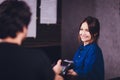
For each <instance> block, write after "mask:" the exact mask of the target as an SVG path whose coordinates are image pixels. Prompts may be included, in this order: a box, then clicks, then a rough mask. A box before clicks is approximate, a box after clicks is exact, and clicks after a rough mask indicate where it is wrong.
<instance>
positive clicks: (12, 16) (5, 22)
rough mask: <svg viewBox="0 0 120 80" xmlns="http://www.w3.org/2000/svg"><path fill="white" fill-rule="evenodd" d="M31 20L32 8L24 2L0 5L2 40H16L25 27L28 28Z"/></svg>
mask: <svg viewBox="0 0 120 80" xmlns="http://www.w3.org/2000/svg"><path fill="white" fill-rule="evenodd" d="M30 18H31V12H30V8H29V6H28V5H27V4H26V3H25V2H24V1H19V0H6V1H4V2H3V3H1V4H0V38H2V39H4V38H6V37H12V38H15V37H16V33H17V32H22V31H23V27H24V26H26V28H27V27H28V24H29V22H30Z"/></svg>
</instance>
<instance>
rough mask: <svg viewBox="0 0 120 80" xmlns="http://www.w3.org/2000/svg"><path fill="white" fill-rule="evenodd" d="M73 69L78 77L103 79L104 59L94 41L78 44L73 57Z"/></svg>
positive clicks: (92, 79)
mask: <svg viewBox="0 0 120 80" xmlns="http://www.w3.org/2000/svg"><path fill="white" fill-rule="evenodd" d="M73 61H74V71H75V72H76V73H77V74H78V77H79V78H85V79H86V80H104V60H103V55H102V51H101V49H100V48H99V46H98V45H97V44H96V43H90V44H88V45H85V46H83V45H80V47H79V48H78V50H77V52H76V53H75V55H74V58H73Z"/></svg>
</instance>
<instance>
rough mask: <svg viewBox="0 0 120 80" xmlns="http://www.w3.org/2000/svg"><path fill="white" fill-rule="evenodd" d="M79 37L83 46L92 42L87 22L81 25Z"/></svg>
mask: <svg viewBox="0 0 120 80" xmlns="http://www.w3.org/2000/svg"><path fill="white" fill-rule="evenodd" d="M79 36H80V38H81V40H82V42H83V43H84V45H87V44H89V43H90V42H91V41H92V38H91V34H90V32H89V29H88V24H87V22H84V23H82V25H81V27H80V31H79Z"/></svg>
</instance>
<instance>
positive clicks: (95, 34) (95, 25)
mask: <svg viewBox="0 0 120 80" xmlns="http://www.w3.org/2000/svg"><path fill="white" fill-rule="evenodd" d="M84 22H86V23H87V24H88V29H89V32H90V34H91V36H92V40H93V42H97V41H98V38H99V34H100V23H99V20H98V19H97V18H95V17H92V16H88V17H86V18H85V19H84V20H83V21H82V22H81V24H80V27H79V28H81V25H82V23H84Z"/></svg>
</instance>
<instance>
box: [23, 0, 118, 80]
mask: <svg viewBox="0 0 120 80" xmlns="http://www.w3.org/2000/svg"><path fill="white" fill-rule="evenodd" d="M39 1H40V0H38V2H39ZM39 5H40V4H38V5H37V16H38V17H40V16H39V13H40V9H39V7H38V6H39ZM57 6H58V9H57V14H58V16H57V24H49V25H47V24H40V23H38V22H39V18H38V19H37V31H36V32H37V37H36V38H27V39H26V40H25V41H24V42H23V46H26V47H30V48H35V49H40V48H42V49H43V50H45V51H46V52H47V55H48V57H49V58H50V60H51V61H52V63H54V62H55V61H57V60H58V59H59V58H62V59H72V57H73V55H74V53H75V51H76V49H77V48H78V46H79V45H78V40H77V36H78V29H79V24H80V22H81V21H82V20H83V19H84V18H85V17H87V16H94V17H97V18H98V19H99V21H100V24H101V32H100V39H99V45H100V47H101V48H102V51H103V56H104V62H105V80H108V79H111V78H115V77H120V67H119V66H120V42H119V40H120V36H119V34H120V0H58V5H57Z"/></svg>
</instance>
